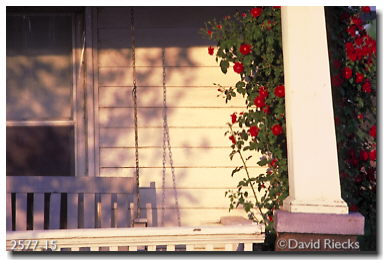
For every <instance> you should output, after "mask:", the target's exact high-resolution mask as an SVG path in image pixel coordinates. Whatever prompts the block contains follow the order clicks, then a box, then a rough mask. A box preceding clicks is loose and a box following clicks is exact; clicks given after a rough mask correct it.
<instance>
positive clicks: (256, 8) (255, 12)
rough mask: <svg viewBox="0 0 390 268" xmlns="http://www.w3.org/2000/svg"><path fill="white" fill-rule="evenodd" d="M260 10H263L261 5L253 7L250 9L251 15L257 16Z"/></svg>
mask: <svg viewBox="0 0 390 268" xmlns="http://www.w3.org/2000/svg"><path fill="white" fill-rule="evenodd" d="M262 12H263V9H262V8H261V7H254V8H252V9H251V15H252V17H254V18H257V17H259V16H260V15H261V13H262Z"/></svg>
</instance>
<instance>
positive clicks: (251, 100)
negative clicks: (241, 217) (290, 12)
mask: <svg viewBox="0 0 390 268" xmlns="http://www.w3.org/2000/svg"><path fill="white" fill-rule="evenodd" d="M202 33H203V35H204V36H206V37H207V38H209V39H210V40H213V41H215V42H216V43H217V50H216V51H214V48H213V47H209V49H208V53H209V54H210V55H214V52H216V53H215V55H216V60H217V61H218V62H219V66H220V68H221V71H222V72H223V73H227V72H228V69H229V68H230V67H233V71H234V72H236V73H238V74H240V77H241V79H240V81H238V82H237V83H236V84H235V86H232V87H228V88H225V87H222V86H219V87H218V90H219V91H220V92H221V95H222V96H223V97H224V98H225V100H226V102H229V101H231V100H232V99H233V98H234V97H236V96H237V95H242V96H243V97H244V98H245V101H246V105H247V109H246V110H245V111H244V112H241V113H233V114H232V115H231V120H230V122H229V124H228V125H229V131H228V132H227V134H228V136H229V139H230V141H231V144H232V145H231V148H232V152H231V154H230V158H233V157H238V158H239V159H240V160H241V162H242V165H241V166H239V167H237V168H235V169H234V170H233V172H232V176H233V175H235V176H242V179H241V180H240V181H239V183H238V185H237V188H236V189H235V190H234V191H228V192H226V196H227V197H228V198H229V200H230V209H234V208H237V207H238V206H242V207H243V208H244V209H245V211H246V212H247V213H248V216H249V218H250V219H253V220H254V221H256V222H259V223H264V224H265V225H266V228H267V230H272V229H273V218H272V215H273V211H274V210H275V209H278V208H279V206H280V205H281V204H282V201H283V199H285V198H286V197H287V195H288V184H287V151H286V136H285V129H286V128H285V118H284V115H285V114H284V113H285V112H284V85H283V83H284V78H283V59H282V43H281V25H280V7H265V8H261V7H255V8H252V9H250V10H249V11H248V12H244V13H240V12H237V13H236V14H234V15H232V16H226V17H225V18H224V19H223V20H222V21H217V20H212V21H209V22H207V24H206V26H205V28H203V29H202ZM229 71H231V70H229ZM251 152H255V153H254V154H253V155H251ZM252 158H255V159H252ZM253 160H255V161H253ZM251 162H255V163H257V165H258V166H266V167H267V172H266V173H265V174H257V173H255V172H253V170H252V169H250V166H248V164H249V163H251Z"/></svg>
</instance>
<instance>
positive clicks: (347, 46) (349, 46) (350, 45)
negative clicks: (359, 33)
mask: <svg viewBox="0 0 390 268" xmlns="http://www.w3.org/2000/svg"><path fill="white" fill-rule="evenodd" d="M345 50H346V51H347V52H348V51H353V50H354V47H353V44H352V43H351V42H348V43H346V44H345Z"/></svg>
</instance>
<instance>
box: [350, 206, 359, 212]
mask: <svg viewBox="0 0 390 268" xmlns="http://www.w3.org/2000/svg"><path fill="white" fill-rule="evenodd" d="M358 210H359V208H358V207H357V206H356V205H350V206H349V211H350V212H356V211H358Z"/></svg>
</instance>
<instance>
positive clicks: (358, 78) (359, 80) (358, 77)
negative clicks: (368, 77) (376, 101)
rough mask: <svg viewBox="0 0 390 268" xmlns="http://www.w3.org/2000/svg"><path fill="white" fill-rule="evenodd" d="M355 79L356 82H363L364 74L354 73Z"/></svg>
mask: <svg viewBox="0 0 390 268" xmlns="http://www.w3.org/2000/svg"><path fill="white" fill-rule="evenodd" d="M355 77H356V78H355V81H356V83H361V82H363V79H364V75H363V74H361V73H356V75H355Z"/></svg>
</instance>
